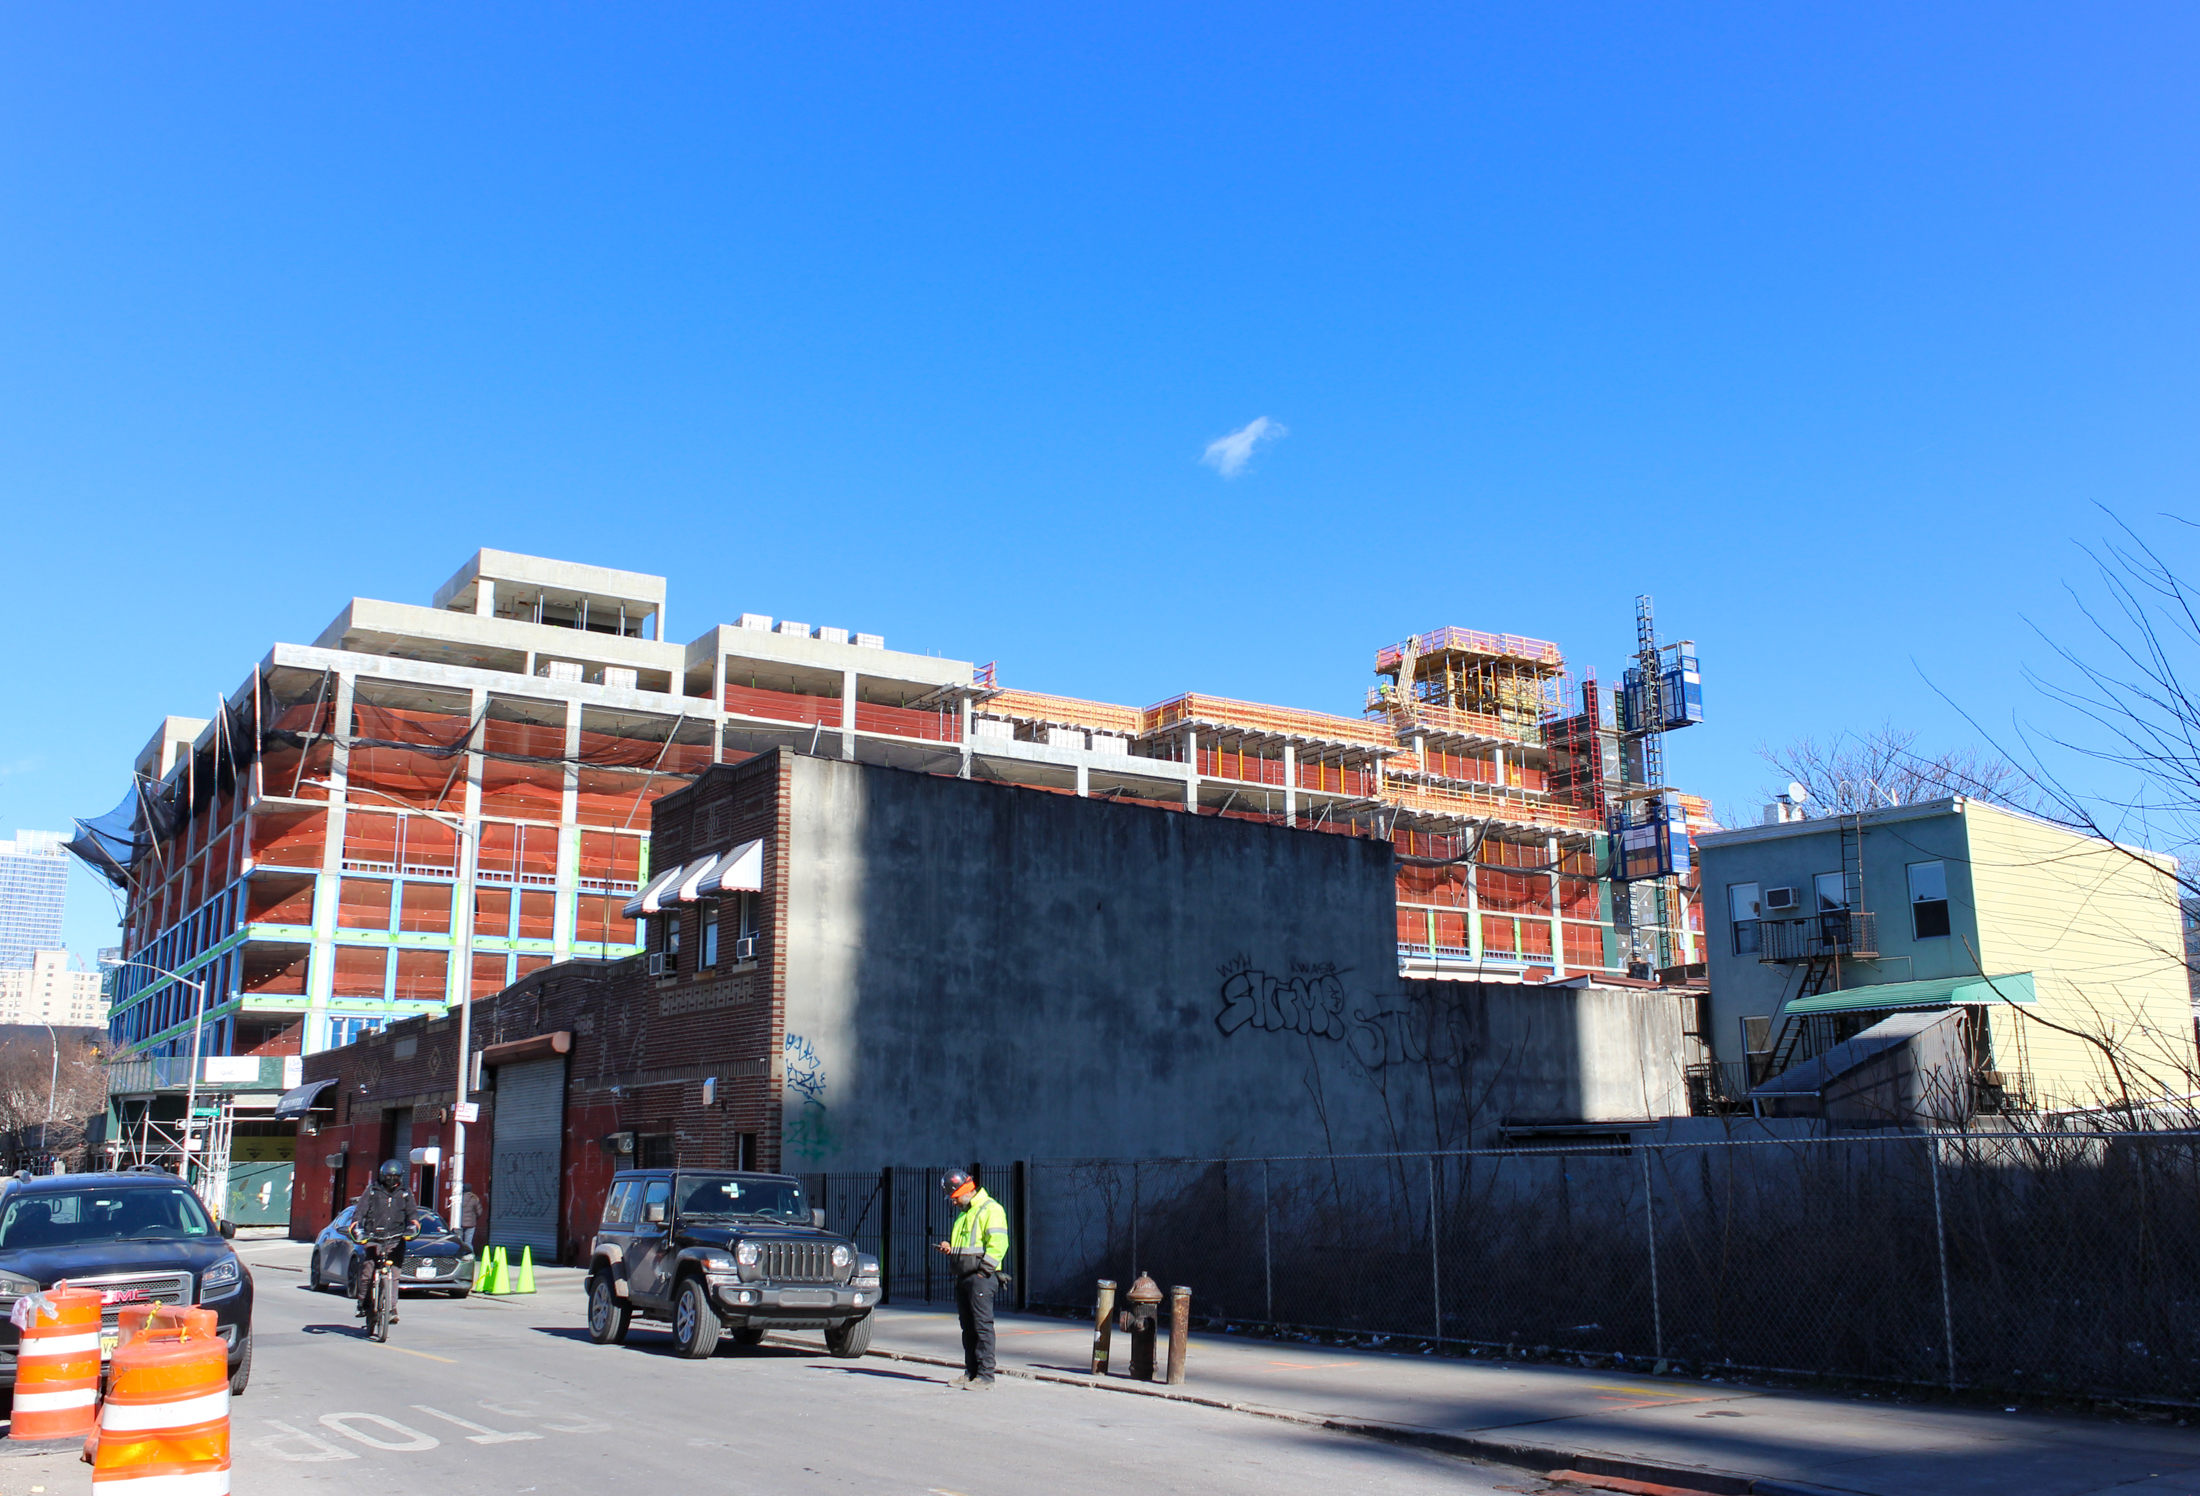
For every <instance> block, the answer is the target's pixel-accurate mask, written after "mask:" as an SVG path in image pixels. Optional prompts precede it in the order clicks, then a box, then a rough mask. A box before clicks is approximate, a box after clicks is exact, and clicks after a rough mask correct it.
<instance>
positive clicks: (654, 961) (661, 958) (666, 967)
mask: <svg viewBox="0 0 2200 1496" xmlns="http://www.w3.org/2000/svg"><path fill="white" fill-rule="evenodd" d="M671 970H672V963H671V962H670V961H668V960H666V959H665V953H664V952H663V951H651V952H650V953H649V974H650V975H651V976H653V977H661V976H663V975H665V974H666V973H667V972H669V971H671Z"/></svg>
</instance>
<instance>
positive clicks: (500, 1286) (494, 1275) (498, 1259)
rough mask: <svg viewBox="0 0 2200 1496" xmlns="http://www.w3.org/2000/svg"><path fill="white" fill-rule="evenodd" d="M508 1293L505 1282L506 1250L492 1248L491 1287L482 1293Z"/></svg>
mask: <svg viewBox="0 0 2200 1496" xmlns="http://www.w3.org/2000/svg"><path fill="white" fill-rule="evenodd" d="M506 1291H507V1290H506V1287H505V1282H504V1248H502V1247H491V1248H490V1249H489V1286H488V1287H487V1288H485V1289H483V1290H482V1292H483V1293H489V1294H499V1293H504V1292H506Z"/></svg>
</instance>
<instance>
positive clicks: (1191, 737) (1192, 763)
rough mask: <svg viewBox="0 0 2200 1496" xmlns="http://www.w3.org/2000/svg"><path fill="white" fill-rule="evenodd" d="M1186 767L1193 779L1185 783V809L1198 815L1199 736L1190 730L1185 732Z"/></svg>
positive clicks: (1187, 729)
mask: <svg viewBox="0 0 2200 1496" xmlns="http://www.w3.org/2000/svg"><path fill="white" fill-rule="evenodd" d="M1184 765H1185V767H1186V768H1188V769H1190V770H1191V771H1192V777H1191V778H1189V779H1187V780H1185V781H1184V808H1185V809H1186V810H1188V811H1191V812H1193V813H1194V814H1195V815H1196V814H1197V813H1198V811H1199V734H1198V733H1197V732H1194V731H1192V730H1191V729H1190V728H1186V729H1185V731H1184Z"/></svg>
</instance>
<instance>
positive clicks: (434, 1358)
mask: <svg viewBox="0 0 2200 1496" xmlns="http://www.w3.org/2000/svg"><path fill="white" fill-rule="evenodd" d="M390 1349H391V1350H393V1351H395V1352H397V1354H399V1355H400V1356H418V1357H419V1358H420V1359H421V1360H423V1361H441V1362H442V1363H443V1364H444V1365H445V1366H456V1365H457V1364H458V1363H457V1362H456V1361H454V1360H452V1359H451V1358H450V1357H449V1356H431V1355H429V1354H428V1353H427V1352H426V1351H409V1350H406V1349H405V1348H404V1347H403V1346H401V1345H393V1346H391V1347H390Z"/></svg>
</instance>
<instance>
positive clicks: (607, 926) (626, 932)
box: [573, 893, 635, 954]
mask: <svg viewBox="0 0 2200 1496" xmlns="http://www.w3.org/2000/svg"><path fill="white" fill-rule="evenodd" d="M625 903H626V895H624V894H610V893H584V894H581V895H579V896H578V897H576V898H575V899H574V901H573V948H574V949H575V950H581V949H582V948H583V947H591V948H593V947H598V946H612V945H632V944H634V943H635V922H634V921H633V920H631V919H628V918H627V917H626V915H625V914H623V913H622V912H621V909H622V908H623V906H624V905H625ZM598 953H599V954H600V952H598Z"/></svg>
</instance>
